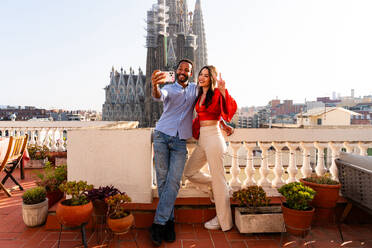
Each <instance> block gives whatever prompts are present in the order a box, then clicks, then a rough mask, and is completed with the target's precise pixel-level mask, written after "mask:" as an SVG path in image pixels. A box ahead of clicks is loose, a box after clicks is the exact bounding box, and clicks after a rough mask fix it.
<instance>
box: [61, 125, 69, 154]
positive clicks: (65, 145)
mask: <svg viewBox="0 0 372 248" xmlns="http://www.w3.org/2000/svg"><path fill="white" fill-rule="evenodd" d="M66 131H67V130H66ZM67 135H68V132H66V139H64V136H63V134H62V140H63V142H62V144H63V146H62V147H63V150H64V151H67Z"/></svg>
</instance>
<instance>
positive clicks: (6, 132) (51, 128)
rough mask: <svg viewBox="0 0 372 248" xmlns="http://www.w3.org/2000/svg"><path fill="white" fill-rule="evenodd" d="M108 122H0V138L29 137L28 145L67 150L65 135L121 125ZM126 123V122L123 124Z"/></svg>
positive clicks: (52, 149) (51, 149)
mask: <svg viewBox="0 0 372 248" xmlns="http://www.w3.org/2000/svg"><path fill="white" fill-rule="evenodd" d="M122 123H124V122H109V121H92V122H83V121H1V122H0V137H8V136H20V135H23V134H26V133H27V134H28V135H29V144H30V145H38V146H44V145H45V146H47V147H48V149H49V150H50V151H66V150H67V133H68V131H69V130H72V129H79V128H101V127H111V126H112V125H121V124H122ZM125 123H127V122H125Z"/></svg>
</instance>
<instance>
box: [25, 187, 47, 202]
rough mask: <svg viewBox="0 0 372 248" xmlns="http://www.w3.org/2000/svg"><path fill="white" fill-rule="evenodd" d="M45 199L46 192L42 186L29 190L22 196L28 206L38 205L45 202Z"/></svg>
mask: <svg viewBox="0 0 372 248" xmlns="http://www.w3.org/2000/svg"><path fill="white" fill-rule="evenodd" d="M45 198H46V190H45V188H44V187H40V186H39V187H35V188H32V189H29V190H27V191H26V192H25V193H23V195H22V200H23V203H24V204H27V205H31V204H38V203H40V202H43V201H45Z"/></svg>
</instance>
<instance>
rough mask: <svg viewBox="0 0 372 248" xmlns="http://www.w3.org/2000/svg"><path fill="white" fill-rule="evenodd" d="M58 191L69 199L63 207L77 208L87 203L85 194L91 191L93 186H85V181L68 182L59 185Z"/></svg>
mask: <svg viewBox="0 0 372 248" xmlns="http://www.w3.org/2000/svg"><path fill="white" fill-rule="evenodd" d="M59 189H60V190H61V191H62V192H65V193H66V194H67V195H71V198H70V199H68V200H66V201H65V205H69V206H79V205H84V204H87V203H88V202H89V199H88V197H87V196H86V192H87V191H88V190H91V189H93V185H91V184H87V182H86V181H78V182H76V181H70V182H65V183H62V184H61V185H59Z"/></svg>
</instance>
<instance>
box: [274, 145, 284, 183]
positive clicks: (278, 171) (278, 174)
mask: <svg viewBox="0 0 372 248" xmlns="http://www.w3.org/2000/svg"><path fill="white" fill-rule="evenodd" d="M272 146H273V147H274V148H275V167H274V170H273V172H274V175H275V177H274V179H273V180H272V181H271V186H272V187H273V188H279V187H281V186H282V185H283V184H284V182H283V180H282V176H283V173H284V169H283V163H282V154H283V153H282V149H283V147H284V146H285V144H283V143H279V142H272Z"/></svg>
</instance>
